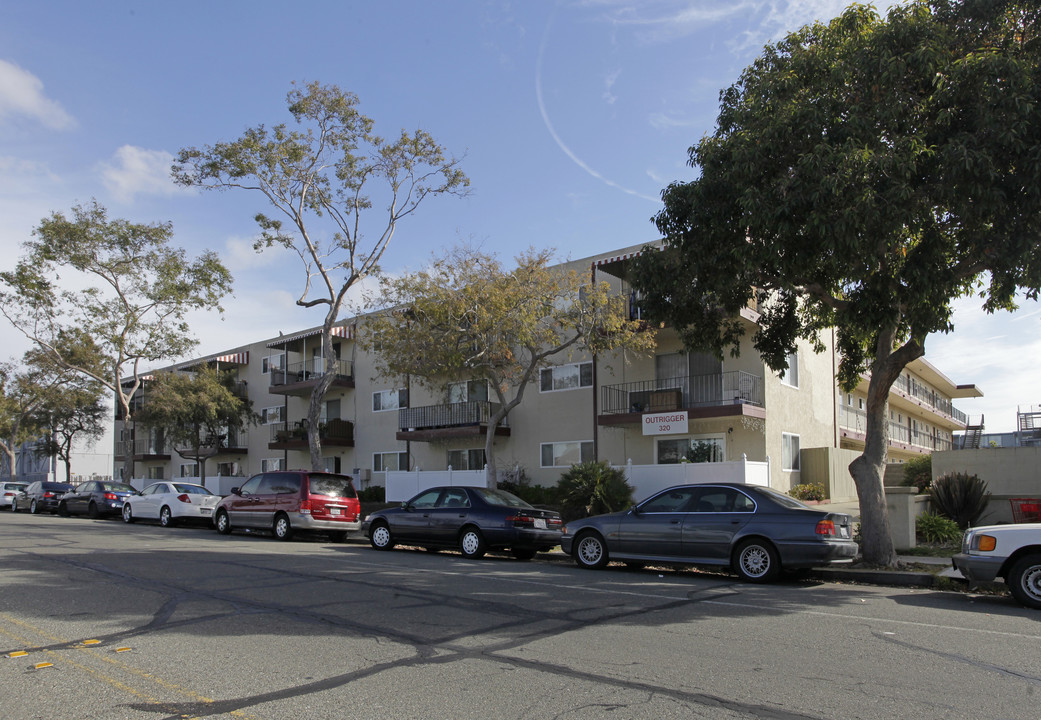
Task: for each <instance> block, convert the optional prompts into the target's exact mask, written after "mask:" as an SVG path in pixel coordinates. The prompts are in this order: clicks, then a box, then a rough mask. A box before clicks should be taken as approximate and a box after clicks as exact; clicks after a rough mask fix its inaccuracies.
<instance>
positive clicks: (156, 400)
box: [137, 366, 259, 479]
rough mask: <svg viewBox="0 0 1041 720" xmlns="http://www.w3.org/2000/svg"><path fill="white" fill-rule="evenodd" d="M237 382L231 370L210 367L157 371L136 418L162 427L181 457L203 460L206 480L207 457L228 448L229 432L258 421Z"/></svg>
mask: <svg viewBox="0 0 1041 720" xmlns="http://www.w3.org/2000/svg"><path fill="white" fill-rule="evenodd" d="M233 383H234V378H233V377H232V375H231V373H227V372H221V371H219V370H217V369H216V368H211V367H207V366H200V367H197V368H195V369H194V370H193V371H192V372H190V373H189V372H165V373H157V374H156V375H155V377H154V379H152V380H150V381H149V383H148V390H147V393H146V401H145V403H144V405H143V407H142V409H141V410H139V411H138V414H137V422H138V423H141V424H144V425H147V426H152V427H159V428H162V429H163V430H164V432H165V437H167V438H169V439H170V440H171V441H172V442H173V443H174V445H175V447H177V452H178V453H179V454H180V455H181V456H182V457H185V458H188V459H189V460H195V461H196V462H197V463H199V477H200V478H203V479H204V478H205V477H206V460H207V459H208V458H211V457H213V456H214V455H217V454H218V453H220V452H221V450H222V449H224V448H226V447H227V438H228V436H229V435H230V434H231V433H233V432H235V431H237V430H239V429H241V428H244V427H247V426H250V425H255V424H256V423H257V422H258V420H259V418H258V417H257V414H256V413H255V412H253V406H252V403H251V402H250V401H249V400H248V399H246V398H243V397H239V396H238V395H237V394H236V393H235V391H234V388H233Z"/></svg>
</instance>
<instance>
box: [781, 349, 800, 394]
mask: <svg viewBox="0 0 1041 720" xmlns="http://www.w3.org/2000/svg"><path fill="white" fill-rule="evenodd" d="M781 382H783V383H784V384H785V385H789V386H791V387H793V388H797V387H799V353H798V352H793V353H789V354H788V369H787V370H782V371H781Z"/></svg>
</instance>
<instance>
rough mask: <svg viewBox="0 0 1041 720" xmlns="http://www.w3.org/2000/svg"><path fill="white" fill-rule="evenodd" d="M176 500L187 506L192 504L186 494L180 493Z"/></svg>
mask: <svg viewBox="0 0 1041 720" xmlns="http://www.w3.org/2000/svg"><path fill="white" fill-rule="evenodd" d="M177 499H178V500H180V501H181V502H183V503H188V504H189V505H191V504H192V499H191V497H189V495H188V493H182V494H181V495H178V496H177Z"/></svg>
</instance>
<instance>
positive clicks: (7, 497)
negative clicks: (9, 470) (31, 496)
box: [0, 482, 29, 510]
mask: <svg viewBox="0 0 1041 720" xmlns="http://www.w3.org/2000/svg"><path fill="white" fill-rule="evenodd" d="M28 485H29V483H24V482H0V510H3V509H4V508H5V507H6V508H7V509H8V510H14V496H15V495H17V494H18V493H19V491H21V490H25V488H26V487H27V486H28Z"/></svg>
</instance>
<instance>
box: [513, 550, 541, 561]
mask: <svg viewBox="0 0 1041 720" xmlns="http://www.w3.org/2000/svg"><path fill="white" fill-rule="evenodd" d="M511 554H512V555H513V557H515V558H517V559H518V560H531V559H532V558H533V557H535V550H533V549H532V548H513V550H512V551H511Z"/></svg>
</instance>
